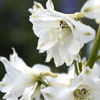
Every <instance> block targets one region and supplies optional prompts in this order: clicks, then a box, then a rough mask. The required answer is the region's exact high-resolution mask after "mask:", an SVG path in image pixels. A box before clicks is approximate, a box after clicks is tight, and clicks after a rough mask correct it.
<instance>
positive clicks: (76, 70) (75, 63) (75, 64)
mask: <svg viewBox="0 0 100 100" xmlns="http://www.w3.org/2000/svg"><path fill="white" fill-rule="evenodd" d="M73 63H74V66H75V73H76V75H79V73H78V68H77V62H76V61H75V60H74V62H73Z"/></svg>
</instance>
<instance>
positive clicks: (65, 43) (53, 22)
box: [29, 0, 95, 66]
mask: <svg viewBox="0 0 100 100" xmlns="http://www.w3.org/2000/svg"><path fill="white" fill-rule="evenodd" d="M46 7H47V9H44V7H43V6H42V5H41V4H40V3H37V2H34V6H33V8H32V9H31V8H30V9H29V11H30V12H31V14H32V15H31V16H30V21H31V22H32V24H33V30H34V33H35V35H36V36H37V37H38V38H39V41H38V46H37V49H38V50H39V51H40V53H43V52H45V51H47V58H46V62H49V61H50V60H51V59H52V58H54V62H55V64H56V66H60V65H62V64H63V63H66V64H67V65H70V64H72V62H73V60H74V59H75V60H80V56H79V51H80V49H81V48H82V47H83V45H84V43H87V42H89V41H91V40H93V39H94V37H95V31H94V30H93V29H92V28H91V27H90V26H87V25H84V24H83V23H81V22H79V21H76V20H75V19H78V18H81V17H83V14H81V13H75V14H63V13H60V12H57V11H55V10H54V5H53V3H52V1H51V0H48V1H47V3H46ZM74 18H75V19H74Z"/></svg>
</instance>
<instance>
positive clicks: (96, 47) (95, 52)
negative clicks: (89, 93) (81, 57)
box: [87, 25, 100, 68]
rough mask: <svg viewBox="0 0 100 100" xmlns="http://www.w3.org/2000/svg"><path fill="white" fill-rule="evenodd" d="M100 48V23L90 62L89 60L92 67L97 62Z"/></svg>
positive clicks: (88, 64)
mask: <svg viewBox="0 0 100 100" xmlns="http://www.w3.org/2000/svg"><path fill="white" fill-rule="evenodd" d="M99 49H100V25H99V28H98V32H97V36H96V39H95V41H94V45H93V48H92V50H91V53H90V56H89V58H88V62H87V66H89V67H90V68H93V65H94V63H95V60H96V57H97V55H98V52H99Z"/></svg>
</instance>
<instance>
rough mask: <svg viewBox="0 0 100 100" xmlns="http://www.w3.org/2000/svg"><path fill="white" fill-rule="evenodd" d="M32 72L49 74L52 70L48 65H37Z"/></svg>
mask: <svg viewBox="0 0 100 100" xmlns="http://www.w3.org/2000/svg"><path fill="white" fill-rule="evenodd" d="M32 70H33V71H35V72H39V73H40V72H43V71H44V72H45V71H47V72H49V71H50V68H49V67H48V66H46V65H42V64H36V65H34V66H33V67H32Z"/></svg>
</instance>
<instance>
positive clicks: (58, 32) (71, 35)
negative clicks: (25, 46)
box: [0, 0, 100, 100]
mask: <svg viewBox="0 0 100 100" xmlns="http://www.w3.org/2000/svg"><path fill="white" fill-rule="evenodd" d="M93 2H95V3H93ZM29 11H30V12H31V14H32V15H31V16H30V21H31V22H32V24H33V30H34V34H35V35H36V36H37V37H38V38H39V41H38V46H37V49H38V50H39V52H40V53H43V52H47V58H46V62H49V61H50V60H51V59H52V58H53V59H54V62H55V65H56V67H58V66H60V65H62V64H64V63H66V65H69V66H70V68H69V71H68V73H53V72H51V70H50V68H49V67H48V66H45V65H41V64H36V65H34V66H33V67H32V68H31V67H29V66H27V65H26V64H25V62H24V61H23V60H22V59H21V58H20V57H19V56H18V55H17V53H16V51H15V49H14V48H13V54H12V55H10V60H7V59H6V58H5V57H0V61H1V62H2V63H3V64H4V66H5V70H6V74H5V76H4V78H3V80H2V81H1V82H0V91H1V92H3V93H5V95H4V96H3V100H100V94H99V92H100V68H99V67H100V63H99V62H96V63H95V64H94V66H93V68H92V69H91V68H90V67H89V66H87V65H86V63H87V61H85V60H81V57H80V55H79V52H80V50H81V49H82V47H83V46H84V44H86V43H88V42H90V41H91V40H93V39H94V38H95V30H94V29H92V28H91V27H90V26H87V25H85V24H83V23H82V22H80V21H79V20H78V19H79V18H82V17H83V16H84V15H85V16H86V17H88V18H93V19H96V22H97V23H99V22H100V18H99V14H100V2H99V0H88V1H87V2H86V4H85V5H84V6H83V8H82V10H81V12H82V13H80V12H77V13H74V14H63V13H60V12H57V11H55V10H54V5H53V3H52V1H51V0H48V1H47V3H46V9H44V7H43V6H42V5H41V4H40V3H38V2H34V6H33V8H32V9H31V8H30V9H29ZM94 13H95V14H94ZM91 15H92V16H91ZM73 62H74V64H72V63H73ZM80 64H81V65H80ZM77 71H78V73H77Z"/></svg>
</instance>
